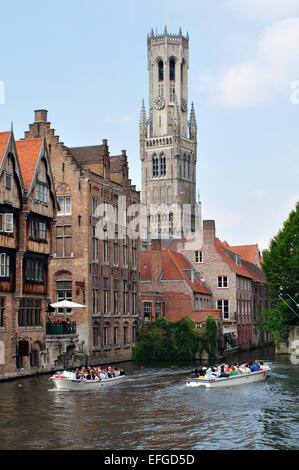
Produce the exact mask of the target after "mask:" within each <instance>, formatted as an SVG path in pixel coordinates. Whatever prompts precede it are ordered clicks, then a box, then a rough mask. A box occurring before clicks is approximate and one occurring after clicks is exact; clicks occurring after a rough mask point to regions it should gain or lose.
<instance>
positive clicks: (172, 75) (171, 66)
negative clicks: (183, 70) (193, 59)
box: [169, 57, 175, 81]
mask: <svg viewBox="0 0 299 470" xmlns="http://www.w3.org/2000/svg"><path fill="white" fill-rule="evenodd" d="M169 80H172V81H174V80H175V59H174V58H173V57H172V58H171V59H170V61H169Z"/></svg>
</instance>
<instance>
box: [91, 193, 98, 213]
mask: <svg viewBox="0 0 299 470" xmlns="http://www.w3.org/2000/svg"><path fill="white" fill-rule="evenodd" d="M98 205H99V200H98V198H97V197H93V198H92V216H93V217H98Z"/></svg>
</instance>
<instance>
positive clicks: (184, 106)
mask: <svg viewBox="0 0 299 470" xmlns="http://www.w3.org/2000/svg"><path fill="white" fill-rule="evenodd" d="M181 108H182V111H183V112H184V113H185V112H186V111H187V101H186V100H185V99H184V98H182V103H181Z"/></svg>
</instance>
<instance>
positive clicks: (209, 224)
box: [203, 220, 216, 246]
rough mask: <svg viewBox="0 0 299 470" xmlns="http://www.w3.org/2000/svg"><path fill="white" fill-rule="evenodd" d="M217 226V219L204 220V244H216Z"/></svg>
mask: <svg viewBox="0 0 299 470" xmlns="http://www.w3.org/2000/svg"><path fill="white" fill-rule="evenodd" d="M215 238H216V228H215V220H204V221H203V244H204V245H212V246H215V245H216V239H215Z"/></svg>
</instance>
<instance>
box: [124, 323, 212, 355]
mask: <svg viewBox="0 0 299 470" xmlns="http://www.w3.org/2000/svg"><path fill="white" fill-rule="evenodd" d="M216 342H217V325H216V322H215V320H214V319H213V317H211V316H210V318H209V322H208V321H207V325H206V326H204V327H202V328H196V326H195V323H194V321H193V320H191V318H190V317H184V318H182V319H181V320H179V321H177V322H170V321H169V320H167V318H165V317H162V318H159V319H158V320H157V321H156V322H155V323H152V324H151V325H149V326H147V327H145V328H142V329H140V330H138V335H137V343H136V345H135V346H134V347H133V360H135V361H152V360H154V361H184V360H192V359H194V357H195V354H196V353H197V352H198V351H199V350H200V351H202V350H203V349H206V350H207V351H208V353H209V355H210V353H211V354H212V357H213V355H214V354H215V348H216Z"/></svg>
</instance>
